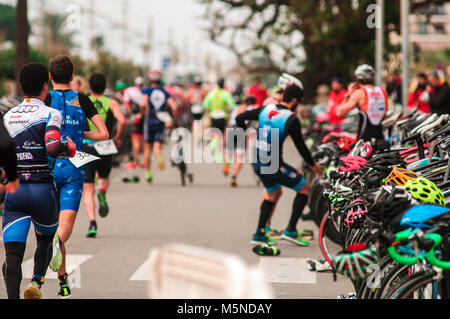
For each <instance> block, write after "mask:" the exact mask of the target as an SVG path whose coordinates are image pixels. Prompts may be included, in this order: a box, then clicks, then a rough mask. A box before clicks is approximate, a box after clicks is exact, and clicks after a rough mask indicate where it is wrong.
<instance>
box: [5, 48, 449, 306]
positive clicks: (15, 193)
mask: <svg viewBox="0 0 450 319" xmlns="http://www.w3.org/2000/svg"><path fill="white" fill-rule="evenodd" d="M374 77H375V72H374V69H373V68H372V67H371V66H369V65H366V64H365V65H361V66H359V67H358V68H357V69H356V71H355V82H353V83H351V84H350V85H349V86H348V89H347V90H346V89H344V86H343V85H342V83H341V81H340V79H339V78H333V79H332V82H331V87H332V90H331V93H330V97H329V108H328V113H329V122H330V123H331V124H339V123H341V122H342V121H343V119H345V117H346V116H347V114H348V113H349V112H350V111H352V110H353V109H357V110H358V112H359V126H358V132H357V135H358V139H363V140H366V141H371V140H373V139H375V140H382V139H383V135H382V127H381V121H382V120H383V118H384V116H385V115H386V113H387V111H388V105H389V103H388V99H389V91H388V92H387V91H386V90H385V89H383V88H381V87H376V86H375V85H374ZM147 80H148V82H149V85H148V87H146V86H145V85H144V83H146V82H147ZM49 82H51V85H52V90H50V89H49V88H50V84H49ZM19 84H20V87H21V89H22V91H23V93H24V95H25V99H24V100H23V102H22V103H21V104H20V105H18V106H16V107H13V108H12V109H11V110H9V111H8V112H7V113H6V114H5V116H4V118H3V120H2V121H0V133H1V134H0V149H1V154H2V155H1V158H0V161H1V162H0V167H2V168H3V170H2V172H3V173H4V176H2V178H3V179H4V180H5V190H6V192H7V196H6V199H5V203H4V214H3V242H4V245H5V252H6V261H5V263H4V265H3V269H2V270H3V276H4V279H5V283H6V289H7V293H8V297H9V298H19V297H20V282H21V280H22V274H21V270H20V269H21V263H22V260H23V257H24V252H25V245H26V242H27V235H28V230H29V228H30V225H31V222H33V224H34V227H35V234H36V241H37V247H36V251H35V257H34V274H33V278H32V280H31V282H30V284H29V285H28V286H27V288H26V289H25V292H24V297H25V298H29V299H34V298H40V297H41V296H42V294H41V286H42V285H43V284H44V278H45V275H46V271H47V267H50V269H51V270H52V271H55V272H57V273H58V279H59V286H58V295H59V296H60V297H62V298H67V297H70V296H71V291H70V286H69V284H68V274H67V271H66V254H67V247H66V246H67V242H68V240H69V239H70V236H71V233H72V230H73V228H74V225H75V221H76V217H77V213H78V211H79V208H80V204H81V201H82V200H83V203H84V206H85V208H86V212H87V214H88V217H89V223H90V224H89V227H88V232H87V235H86V236H87V237H89V238H95V237H96V235H97V230H98V229H97V220H96V215H97V211H98V214H99V215H100V216H101V217H106V216H107V215H108V212H109V206H108V202H107V193H108V187H109V184H110V182H109V177H110V173H111V170H112V167H113V162H114V157H115V156H116V155H117V154H118V153H119V150H120V149H121V148H122V146H123V144H126V143H128V141H127V140H129V145H130V149H129V150H128V149H127V150H126V152H127V153H129V154H127V155H129V156H130V158H131V160H129V161H125V162H124V163H122V164H123V166H124V168H125V169H126V170H128V171H133V172H135V170H138V169H143V170H144V179H145V181H146V182H147V183H149V184H152V183H153V182H154V176H153V173H152V159H153V158H154V159H155V161H156V166H157V168H158V169H159V170H164V169H165V168H166V160H165V158H164V154H165V153H164V152H163V148H164V145H165V144H166V139H167V136H168V134H167V133H168V132H170V131H171V130H172V129H174V128H176V127H187V128H189V129H190V130H192V131H193V132H197V133H199V134H194V136H200V140H199V141H196V142H198V143H200V144H202V143H203V142H202V139H201V137H202V133H203V130H204V127H205V125H204V123H209V126H210V128H212V129H214V130H213V134H212V137H211V140H210V141H209V143H208V145H209V147H211V149H214V150H215V149H223V150H224V152H223V153H222V152H217V156H216V162H217V163H222V164H223V167H222V173H223V175H224V176H227V177H228V176H229V175H230V165H231V164H234V167H233V169H232V172H231V178H230V185H231V186H232V187H236V186H237V185H238V183H237V178H238V175H239V173H240V171H241V169H242V166H243V164H244V162H245V161H244V155H245V152H246V150H248V148H249V147H250V146H249V145H250V144H249V143H248V142H245V141H244V142H243V143H242V141H241V142H239V141H238V140H237V139H236V136H235V134H234V132H235V131H236V130H240V129H242V130H247V129H248V128H249V127H253V128H255V129H256V135H255V140H254V141H253V144H251V145H253V146H252V147H254V148H255V149H256V150H257V151H256V153H255V154H256V158H255V161H254V162H253V163H252V166H253V171H254V173H255V175H256V176H257V178H258V180H259V181H260V183H261V184H262V185H263V186H264V190H263V195H262V201H261V205H260V211H259V213H260V217H259V220H258V224H257V227H256V232H255V233H254V234H253V236H252V238H251V243H252V244H254V245H255V246H254V247H255V248H254V249H253V251H254V252H255V253H257V254H260V255H261V254H266V253H268V254H273V255H276V254H277V252H276V249H274V248H273V247H274V246H273V245H274V244H275V243H276V241H277V240H279V239H285V240H287V241H290V242H292V243H294V244H296V245H298V246H308V245H309V240H311V239H312V238H313V234H312V232H311V231H307V230H303V231H299V230H298V228H297V226H298V225H297V224H298V221H299V219H300V218H301V216H302V214H303V210H304V209H305V207H306V205H307V202H308V192H309V185H308V183H307V182H306V179H305V177H304V176H303V173H302V172H299V170H298V169H296V168H294V167H293V166H292V165H289V164H287V163H286V162H284V159H283V143H284V141H285V140H286V138H288V137H290V138H291V139H292V141H293V144H294V146H295V148H296V149H297V151H298V153H299V154H300V155H301V157H302V158H303V159H304V161H305V162H306V163H307V164H308V165H309V167H310V168H311V171H312V172H313V173H314V174H317V175H321V174H322V168H321V167H320V166H319V165H318V164H317V163H315V162H314V160H313V158H312V156H311V153H310V151H309V150H308V147H307V146H306V144H305V141H304V137H303V136H302V127H301V122H300V120H299V117H298V115H297V114H298V113H297V108H298V106H299V105H300V103H301V102H302V98H303V95H304V92H303V84H302V82H301V81H300V80H299V79H297V78H295V77H293V76H291V75H289V74H283V75H282V76H280V78H279V81H278V86H277V88H276V90H274V93H273V94H271V93H270V91H269V90H267V89H266V88H265V87H264V86H263V85H262V82H261V79H260V78H255V79H254V81H253V83H252V84H251V85H250V86H249V87H248V88H247V89H243V88H242V87H241V88H239V89H240V92H237V91H235V92H230V90H229V89H228V88H227V87H226V81H225V79H219V80H218V81H217V83H216V85H211V84H207V83H203V81H202V79H201V78H198V77H196V78H195V79H194V80H193V81H192V83H190V85H189V86H188V87H187V88H184V87H183V85H182V84H180V83H171V84H170V85H166V84H165V83H164V77H163V73H162V72H161V71H159V70H152V71H151V72H150V73H149V74H148V79H144V78H143V77H137V78H135V79H134V83H133V85H131V86H130V85H129V84H128V83H126V82H125V81H121V80H120V81H118V82H117V83H115V84H114V87H113V90H109V89H108V86H110V87H111V85H112V84H111V83H106V79H105V76H104V75H103V74H101V73H93V74H92V75H91V76H90V77H89V79H88V80H85V79H84V78H83V77H81V76H74V65H73V63H72V61H71V59H70V58H69V57H67V56H57V57H55V58H53V59H52V60H51V61H50V64H49V69H47V68H46V67H45V66H44V65H42V64H39V63H30V64H27V65H26V66H25V67H24V68H23V69H22V70H21V72H20V77H19ZM397 84H398V83H397ZM449 101H450V89H449V86H448V84H447V83H445V82H442V81H441V80H440V79H439V77H438V76H437V74H436V73H433V72H432V73H431V74H429V75H428V76H427V75H425V74H420V75H419V76H418V85H417V88H416V89H415V90H414V91H412V93H411V95H410V98H409V101H408V106H409V107H411V108H418V109H419V110H420V111H422V112H425V113H427V112H435V113H438V114H442V113H449V112H450V107H449V104H448V103H450V102H449ZM204 120H206V121H204ZM274 130H276V131H277V134H276V135H273V132H274ZM275 144H277V148H275V147H274V146H275ZM272 150H276V152H278V153H277V154H272V152H275V151H272ZM273 156H276V157H277V159H278V161H279V163H278V164H279V165H278V166H277V167H276V169H275V170H274V171H271V172H270V173H268V172H266V169H268V168H269V167H271V165H272V164H273V163H272V162H271V160H270V159H272V158H273ZM125 158H128V157H125ZM267 159H269V160H267ZM178 167H179V169H180V172H181V173H182V181H183V185H184V183H185V182H184V176H187V177H188V179H189V181H190V182H192V181H193V175H192V174H191V173H189V170H188V168H187V166H186V164H185V163H184V165H180V164H179V165H178ZM136 174H137V173H136ZM139 180H140V179H139V177H138V176H133V177H131V178H127V179H124V181H125V182H130V181H132V182H138V181H139ZM96 184H97V185H98V191H97V195H96ZM282 186H284V187H287V188H290V189H292V190H294V191H295V192H296V196H295V199H294V201H293V204H292V213H291V217H290V220H289V223H288V225H287V226H286V228H285V229H284V230H282V231H276V230H274V229H272V228H271V226H270V225H271V220H272V216H273V214H274V211H275V208H276V206H277V203H278V201H279V199H280V197H281V195H282V190H281V187H282ZM95 197H97V199H98V203H99V207H98V210H97V209H96V207H95V203H96V201H95ZM49 251H51V254H49V253H48V252H49Z"/></svg>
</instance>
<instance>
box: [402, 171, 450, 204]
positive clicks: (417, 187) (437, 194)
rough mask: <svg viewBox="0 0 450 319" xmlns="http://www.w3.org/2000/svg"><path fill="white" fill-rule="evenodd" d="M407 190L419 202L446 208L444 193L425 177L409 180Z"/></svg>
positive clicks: (406, 185)
mask: <svg viewBox="0 0 450 319" xmlns="http://www.w3.org/2000/svg"><path fill="white" fill-rule="evenodd" d="M405 190H406V191H408V192H409V193H410V194H411V195H412V197H413V198H415V199H417V200H418V201H419V202H422V203H434V204H438V205H441V206H445V199H444V194H442V191H441V190H440V189H439V188H438V187H437V186H436V184H435V183H433V182H432V181H430V180H428V179H426V178H424V177H418V178H415V179H411V180H409V181H408V182H407V183H406V184H405Z"/></svg>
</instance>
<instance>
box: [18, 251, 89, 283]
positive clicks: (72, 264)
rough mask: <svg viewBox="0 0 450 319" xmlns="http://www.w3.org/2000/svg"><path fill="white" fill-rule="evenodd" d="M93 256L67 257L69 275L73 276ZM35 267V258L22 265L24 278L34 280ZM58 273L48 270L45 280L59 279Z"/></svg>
mask: <svg viewBox="0 0 450 319" xmlns="http://www.w3.org/2000/svg"><path fill="white" fill-rule="evenodd" d="M91 257H92V255H67V260H66V264H67V273H68V274H71V273H72V272H73V271H74V270H75V269H77V268H78V267H79V266H80V265H81V264H82V263H84V262H85V261H86V260H88V259H89V258H91ZM33 266H34V260H33V258H31V259H28V260H27V261H26V262H24V263H23V264H22V273H23V278H30V279H31V278H32V277H33ZM57 278H58V277H57V274H56V272H53V271H51V270H50V269H47V275H46V276H45V279H57Z"/></svg>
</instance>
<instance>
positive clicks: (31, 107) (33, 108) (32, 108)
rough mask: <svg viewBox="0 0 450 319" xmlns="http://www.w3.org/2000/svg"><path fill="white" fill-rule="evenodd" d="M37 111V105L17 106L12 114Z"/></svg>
mask: <svg viewBox="0 0 450 319" xmlns="http://www.w3.org/2000/svg"><path fill="white" fill-rule="evenodd" d="M37 110H39V106H37V105H19V106H18V107H16V108H14V109H13V110H12V113H33V112H36V111H37Z"/></svg>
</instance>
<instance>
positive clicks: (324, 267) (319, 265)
mask: <svg viewBox="0 0 450 319" xmlns="http://www.w3.org/2000/svg"><path fill="white" fill-rule="evenodd" d="M306 263H307V264H308V265H309V271H316V272H333V267H331V265H330V264H329V263H328V261H326V260H325V259H320V258H317V259H310V258H308V259H306Z"/></svg>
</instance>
